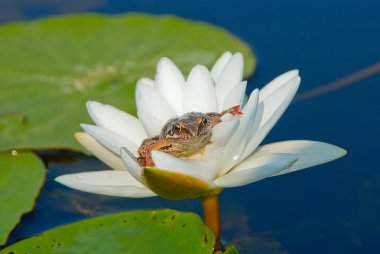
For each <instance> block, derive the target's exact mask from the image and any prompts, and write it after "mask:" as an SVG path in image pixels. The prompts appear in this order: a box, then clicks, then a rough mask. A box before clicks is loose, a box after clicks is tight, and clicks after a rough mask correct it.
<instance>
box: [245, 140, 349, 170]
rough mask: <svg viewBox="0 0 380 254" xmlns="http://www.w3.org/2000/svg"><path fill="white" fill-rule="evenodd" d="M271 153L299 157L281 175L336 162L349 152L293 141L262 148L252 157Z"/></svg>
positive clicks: (329, 146) (314, 142) (312, 143)
mask: <svg viewBox="0 0 380 254" xmlns="http://www.w3.org/2000/svg"><path fill="white" fill-rule="evenodd" d="M271 153H288V154H294V155H295V156H297V157H299V159H298V160H297V161H296V162H295V163H294V164H293V165H292V166H291V167H289V168H288V169H286V170H284V171H281V172H280V173H279V175H281V174H286V173H290V172H293V171H297V170H301V169H304V168H309V167H313V166H316V165H319V164H323V163H326V162H329V161H332V160H336V159H338V158H340V157H342V156H344V155H345V154H346V153H347V152H346V150H344V149H342V148H340V147H338V146H334V145H331V144H327V143H323V142H318V141H310V140H291V141H283V142H277V143H272V144H268V145H264V146H261V147H259V148H258V149H257V150H256V151H255V153H254V154H253V155H252V156H251V157H252V158H257V157H260V156H263V155H266V154H271Z"/></svg>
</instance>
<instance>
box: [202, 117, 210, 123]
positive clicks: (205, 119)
mask: <svg viewBox="0 0 380 254" xmlns="http://www.w3.org/2000/svg"><path fill="white" fill-rule="evenodd" d="M208 123H209V121H208V119H207V118H206V117H204V118H203V119H202V124H203V125H208Z"/></svg>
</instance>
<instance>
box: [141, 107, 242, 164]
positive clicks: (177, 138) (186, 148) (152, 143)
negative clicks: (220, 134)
mask: <svg viewBox="0 0 380 254" xmlns="http://www.w3.org/2000/svg"><path fill="white" fill-rule="evenodd" d="M226 114H231V115H234V116H235V115H241V114H243V113H242V112H241V111H240V105H236V106H233V107H231V108H229V109H226V110H224V111H222V112H221V113H216V112H209V113H202V112H189V113H186V114H183V115H181V116H176V117H173V118H170V119H169V120H168V121H167V122H166V123H165V124H164V126H163V127H162V129H161V132H160V134H159V135H157V136H154V137H152V138H148V139H144V140H143V141H142V143H141V145H140V147H139V149H138V158H137V162H138V163H139V165H140V166H141V167H155V164H154V162H153V159H152V150H157V151H161V152H165V153H168V154H170V155H173V156H175V157H178V158H189V157H191V156H194V155H196V154H199V153H201V152H202V151H203V150H204V148H205V147H206V145H207V144H209V143H210V142H211V141H210V140H211V134H212V128H213V127H215V126H216V125H217V124H219V123H220V122H222V117H223V116H224V115H226Z"/></svg>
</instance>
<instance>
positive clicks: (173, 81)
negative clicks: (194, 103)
mask: <svg viewBox="0 0 380 254" xmlns="http://www.w3.org/2000/svg"><path fill="white" fill-rule="evenodd" d="M156 88H157V89H158V91H159V92H160V93H161V95H162V96H163V97H164V98H165V99H166V100H167V102H168V103H169V104H170V105H171V106H172V107H173V109H174V111H175V112H176V113H177V114H178V115H182V112H183V98H184V91H185V79H184V78H183V75H182V73H181V71H180V70H179V69H178V67H177V66H176V65H175V64H174V63H173V62H172V61H170V60H169V58H167V57H163V58H161V59H160V61H159V62H158V64H157V74H156Z"/></svg>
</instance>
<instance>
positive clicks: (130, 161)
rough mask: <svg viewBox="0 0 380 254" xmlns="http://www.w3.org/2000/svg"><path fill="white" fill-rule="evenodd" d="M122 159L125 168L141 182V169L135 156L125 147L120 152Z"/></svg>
mask: <svg viewBox="0 0 380 254" xmlns="http://www.w3.org/2000/svg"><path fill="white" fill-rule="evenodd" d="M120 155H121V159H122V160H123V162H124V165H125V167H126V168H127V170H128V171H129V173H131V175H132V176H133V177H134V178H135V179H136V180H137V181H139V182H141V171H142V170H141V167H140V165H139V164H138V162H137V160H136V157H135V156H133V154H132V153H131V152H129V151H128V150H127V149H126V148H125V147H123V148H121V150H120Z"/></svg>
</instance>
